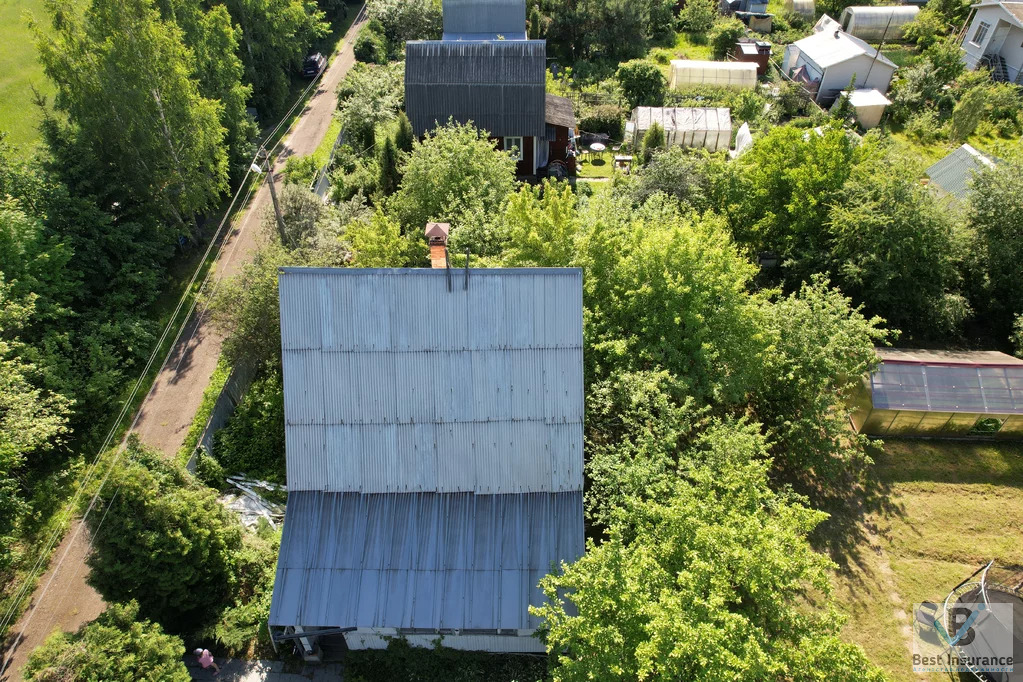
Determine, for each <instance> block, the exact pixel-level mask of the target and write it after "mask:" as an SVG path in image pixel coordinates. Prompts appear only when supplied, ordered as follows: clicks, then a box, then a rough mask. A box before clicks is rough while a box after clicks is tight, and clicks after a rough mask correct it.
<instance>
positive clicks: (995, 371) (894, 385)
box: [852, 349, 1023, 439]
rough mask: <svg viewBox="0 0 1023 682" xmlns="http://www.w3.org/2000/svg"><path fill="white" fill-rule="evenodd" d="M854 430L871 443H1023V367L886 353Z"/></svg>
mask: <svg viewBox="0 0 1023 682" xmlns="http://www.w3.org/2000/svg"><path fill="white" fill-rule="evenodd" d="M878 355H880V356H881V365H880V367H878V369H877V371H875V372H874V373H873V374H871V375H870V376H868V377H866V378H865V379H864V383H863V386H862V390H861V391H860V393H859V394H858V396H857V398H856V403H855V405H854V410H853V415H852V423H853V427H854V428H855V429H856V430H857V431H859V432H860V433H865V434H867V435H870V436H881V437H885V436H917V437H930V438H998V439H1019V438H1023V360H1020V359H1019V358H1014V357H1012V356H1011V355H1006V354H1005V353H999V352H997V351H932V350H913V349H902V350H899V349H879V350H878Z"/></svg>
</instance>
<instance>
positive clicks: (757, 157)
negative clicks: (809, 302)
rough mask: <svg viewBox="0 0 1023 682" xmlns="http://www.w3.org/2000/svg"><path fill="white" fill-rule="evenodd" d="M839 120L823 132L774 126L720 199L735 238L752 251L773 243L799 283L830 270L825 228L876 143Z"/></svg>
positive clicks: (733, 169) (736, 167)
mask: <svg viewBox="0 0 1023 682" xmlns="http://www.w3.org/2000/svg"><path fill="white" fill-rule="evenodd" d="M871 149H872V147H870V146H863V147H861V146H859V145H857V144H856V142H855V141H854V140H852V139H851V138H850V137H849V136H848V135H847V134H846V132H845V131H844V130H843V129H842V128H841V127H840V126H832V127H830V128H825V129H824V130H823V132H822V133H821V134H816V133H813V132H810V133H807V131H805V130H803V129H799V128H793V127H789V126H779V127H777V128H773V129H772V130H771V131H770V132H768V133H767V135H765V136H764V137H763V138H761V139H760V140H758V141H757V143H756V144H755V145H753V148H752V149H750V150H749V151H748V152H746V153H745V154H743V155H742V156H741V157H739V158H738V159H737V160H736V162H735V164H731V165H730V166H729V168H728V170H729V171H730V172H729V173H727V174H725V176H723V177H726V178H730V181H731V182H727V181H726V182H722V183H721V184H720V185H719V188H720V189H721V192H720V195H719V196H718V200H719V201H720V203H721V204H722V205H723V206H724V207H725V210H726V212H727V215H728V216H729V223H730V224H731V226H732V233H733V235H734V237H735V239H736V240H737V241H739V242H740V243H743V244H744V245H746V246H747V247H748V248H749V249H750V250H751V251H752V252H753V253H757V252H759V251H773V252H774V253H777V254H778V255H780V256H781V257H782V258H783V259H784V260H785V268H786V275H787V276H788V277H789V278H790V281H793V282H795V283H797V284H798V282H801V281H803V280H805V279H808V278H809V277H810V275H812V274H813V273H814V272H821V271H823V270H824V268H823V267H821V266H822V256H823V254H826V253H827V252H828V248H829V237H828V234H827V232H826V231H825V230H822V229H821V226H822V225H825V224H826V223H827V221H828V214H829V209H830V206H831V205H832V204H834V203H835V201H836V200H837V198H838V195H839V192H840V191H841V190H842V187H843V186H844V184H845V181H846V180H847V179H848V178H849V175H850V174H851V173H852V169H853V168H854V167H855V165H856V163H857V162H858V161H859V160H860V159H861V158H862V157H863V156H864V155H866V154H867V153H869V152H870V151H871Z"/></svg>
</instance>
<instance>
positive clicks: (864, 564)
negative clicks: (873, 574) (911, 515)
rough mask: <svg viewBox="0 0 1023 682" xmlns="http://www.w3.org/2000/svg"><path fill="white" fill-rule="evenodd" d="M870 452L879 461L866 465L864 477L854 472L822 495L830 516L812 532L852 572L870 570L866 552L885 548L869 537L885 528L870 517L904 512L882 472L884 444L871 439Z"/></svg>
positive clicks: (818, 544)
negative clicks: (855, 477) (854, 568)
mask: <svg viewBox="0 0 1023 682" xmlns="http://www.w3.org/2000/svg"><path fill="white" fill-rule="evenodd" d="M867 454H868V455H869V456H870V457H871V458H872V459H873V460H874V462H875V463H874V464H873V465H871V466H869V467H867V468H866V470H865V471H864V472H863V474H862V476H860V477H859V478H860V480H858V481H857V480H855V479H854V478H853V477H852V476H850V480H849V481H848V482H847V484H846V485H841V484H839V485H836V486H833V487H832V488H831V489H830V490H828V491H827V492H826V493H825V494H824V496H823V498H818V499H821V503H820V504H819V505H818V507H819V508H820V509H821V511H825V512H827V513H828V514H829V515H830V516H829V518H828V519H827V520H825V521H824V522H823V523H822V524H821V525H819V526H818V527H817V528H816V529H815V530H814V531H813V533H811V534H810V543H811V544H812V545H813V547H814V548H815V549H817V550H819V551H823V552H827V554H828V555H829V556H830V557H831V560H832V561H834V562H835V563H836V564H838V569H839V571H841V572H842V573H846V574H850V575H851V574H852V573H853V571H852V570H851V569H852V567H853V566H857V567H859V568H860V569H862V570H864V571H865V572H867V573H869V566H870V561H868V560H867V557H864V556H863V553H864V552H865V551H873V552H877V553H879V552H880V551H881V548H880V547H878V546H876V545H875V543H874V542H873V541H871V538H869V536H868V531H869V532H871V533H874V534H877V535H882V536H883V535H884V531H883V530H882V529H880V528H878V527H877V526H876V525H874V524H873V523H872V522H871V521H867V517H869V516H879V517H891V516H903V515H904V510H903V508H902V507H901V505H899V504H897V503H895V502H893V501H892V497H891V496H892V490H891V485H890V484H889V482H888V481H887V480H885V479H884V477H883V476H881V475H879V474H880V473H881V472H880V470H879V467H878V464H877V462H878V461H879V460H880V459H882V458H884V457H885V453H884V451H883V450H882V449H881V446H880V445H879V444H877V443H871V444H870V445H869V446H868V447H867Z"/></svg>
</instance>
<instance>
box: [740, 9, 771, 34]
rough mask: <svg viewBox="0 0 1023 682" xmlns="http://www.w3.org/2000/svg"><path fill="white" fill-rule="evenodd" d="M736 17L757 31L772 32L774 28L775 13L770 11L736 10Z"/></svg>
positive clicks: (750, 28)
mask: <svg viewBox="0 0 1023 682" xmlns="http://www.w3.org/2000/svg"><path fill="white" fill-rule="evenodd" d="M735 18H736V19H738V20H739V21H741V22H742V23H744V24H746V25H747V26H749V30H751V31H755V32H757V33H770V32H771V29H773V28H774V15H773V14H771V13H770V12H736V13H735Z"/></svg>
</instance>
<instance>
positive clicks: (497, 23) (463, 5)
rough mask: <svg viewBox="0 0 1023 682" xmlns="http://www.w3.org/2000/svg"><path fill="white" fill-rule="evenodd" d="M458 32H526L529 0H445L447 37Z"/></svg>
mask: <svg viewBox="0 0 1023 682" xmlns="http://www.w3.org/2000/svg"><path fill="white" fill-rule="evenodd" d="M455 33H494V34H501V35H503V36H504V37H505V38H507V39H511V37H512V36H513V35H518V34H521V35H523V36H524V35H525V33H526V0H444V34H445V35H444V38H445V39H447V38H448V37H449V36H448V34H455Z"/></svg>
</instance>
